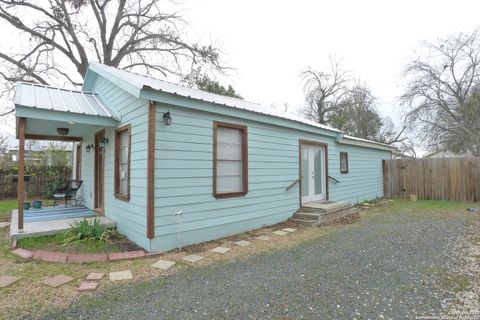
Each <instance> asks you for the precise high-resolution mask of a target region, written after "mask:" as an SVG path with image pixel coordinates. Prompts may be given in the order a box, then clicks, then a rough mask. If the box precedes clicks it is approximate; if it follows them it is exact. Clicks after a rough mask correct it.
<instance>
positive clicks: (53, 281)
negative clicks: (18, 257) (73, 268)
mask: <svg viewBox="0 0 480 320" xmlns="http://www.w3.org/2000/svg"><path fill="white" fill-rule="evenodd" d="M73 280H74V278H72V277H69V276H66V275H64V274H60V275H58V276H55V277H52V278H48V279H45V280H43V281H42V283H43V284H46V285H47V286H50V287H52V288H57V287H60V286H63V285H64V284H66V283H69V282H70V281H73Z"/></svg>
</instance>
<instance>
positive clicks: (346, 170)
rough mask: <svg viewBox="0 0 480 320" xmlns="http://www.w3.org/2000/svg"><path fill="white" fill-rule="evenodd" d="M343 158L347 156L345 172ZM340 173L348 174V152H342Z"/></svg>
mask: <svg viewBox="0 0 480 320" xmlns="http://www.w3.org/2000/svg"><path fill="white" fill-rule="evenodd" d="M342 156H345V158H346V160H347V161H346V166H347V168H346V169H345V170H342ZM340 173H348V152H340Z"/></svg>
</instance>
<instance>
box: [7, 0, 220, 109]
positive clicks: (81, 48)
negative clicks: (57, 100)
mask: <svg viewBox="0 0 480 320" xmlns="http://www.w3.org/2000/svg"><path fill="white" fill-rule="evenodd" d="M166 5H170V7H173V6H174V5H175V3H174V2H173V1H161V0H116V1H113V0H36V1H35V0H32V1H27V0H0V25H1V26H2V30H7V29H8V27H10V28H12V29H13V30H15V31H16V32H18V34H19V39H21V40H22V43H23V44H25V46H26V48H24V47H21V48H15V49H12V50H7V49H6V48H5V46H3V48H2V49H1V50H0V62H1V64H2V65H3V67H1V68H0V76H1V77H3V79H4V84H5V87H6V91H4V94H5V92H7V93H8V92H10V91H9V90H10V89H11V88H12V83H14V82H15V81H31V82H38V83H42V84H60V83H62V84H65V83H69V84H72V85H80V84H81V81H82V79H83V78H84V77H85V74H86V71H87V68H88V64H89V61H91V60H96V61H98V62H101V63H104V64H106V65H109V66H114V67H119V68H122V69H125V70H134V71H138V72H142V73H146V74H157V75H163V76H167V75H169V74H175V75H180V74H183V73H185V71H186V72H189V71H190V70H184V69H185V67H187V68H191V67H193V66H198V65H207V66H208V67H209V68H214V69H216V70H220V71H221V70H223V67H222V65H221V62H220V57H219V49H218V48H217V47H216V46H214V45H212V44H207V45H202V44H198V43H194V42H189V41H188V40H187V36H186V34H185V33H184V32H183V31H182V29H181V27H182V26H183V25H184V24H185V21H184V20H183V19H182V17H181V16H180V15H179V14H178V13H176V12H166V11H165V7H166ZM23 40H25V41H23ZM2 113H3V114H5V112H2Z"/></svg>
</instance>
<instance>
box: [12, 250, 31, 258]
mask: <svg viewBox="0 0 480 320" xmlns="http://www.w3.org/2000/svg"><path fill="white" fill-rule="evenodd" d="M12 253H13V254H14V255H16V256H18V257H20V258H23V259H25V260H30V259H32V258H33V254H34V253H33V252H32V251H29V250H26V249H22V248H17V249H15V250H13V251H12Z"/></svg>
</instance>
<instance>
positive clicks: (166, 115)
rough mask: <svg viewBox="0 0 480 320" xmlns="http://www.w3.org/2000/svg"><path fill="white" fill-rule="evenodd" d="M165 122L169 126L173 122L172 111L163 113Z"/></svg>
mask: <svg viewBox="0 0 480 320" xmlns="http://www.w3.org/2000/svg"><path fill="white" fill-rule="evenodd" d="M163 123H165V125H166V126H169V125H170V124H171V123H172V117H171V116H170V111H167V112H164V113H163Z"/></svg>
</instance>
